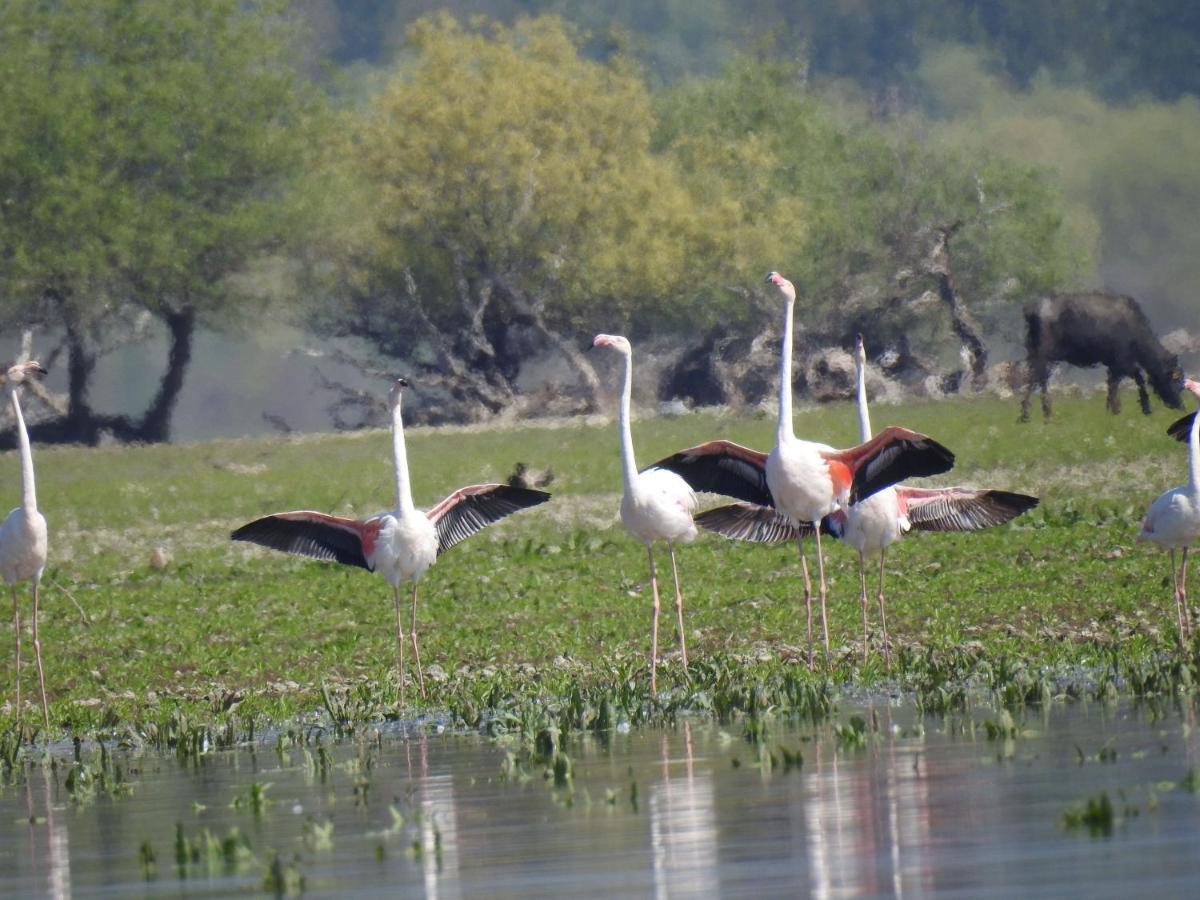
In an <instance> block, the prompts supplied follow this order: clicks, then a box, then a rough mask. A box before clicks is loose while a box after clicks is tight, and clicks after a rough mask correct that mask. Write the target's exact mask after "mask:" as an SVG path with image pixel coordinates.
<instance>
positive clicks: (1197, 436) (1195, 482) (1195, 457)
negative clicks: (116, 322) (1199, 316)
mask: <svg viewBox="0 0 1200 900" xmlns="http://www.w3.org/2000/svg"><path fill="white" fill-rule="evenodd" d="M31 472H32V470H31ZM32 478H33V476H32V474H31V475H30V484H32V483H33V481H32ZM1188 484H1189V486H1190V487H1191V489H1192V493H1193V494H1196V495H1200V408H1198V409H1197V410H1196V415H1194V416H1192V433H1191V435H1190V436H1189V438H1188Z"/></svg>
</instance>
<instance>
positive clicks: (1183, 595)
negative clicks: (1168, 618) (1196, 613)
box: [1179, 547, 1192, 638]
mask: <svg viewBox="0 0 1200 900" xmlns="http://www.w3.org/2000/svg"><path fill="white" fill-rule="evenodd" d="M1187 555H1188V548H1187V547H1184V548H1183V562H1182V563H1180V565H1179V603H1180V605H1181V606H1182V607H1183V624H1184V627H1185V628H1186V629H1187V636H1188V638H1191V636H1192V614H1191V611H1190V610H1189V609H1188V602H1187Z"/></svg>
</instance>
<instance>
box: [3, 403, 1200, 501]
mask: <svg viewBox="0 0 1200 900" xmlns="http://www.w3.org/2000/svg"><path fill="white" fill-rule="evenodd" d="M8 395H9V399H11V400H12V410H13V417H14V418H15V419H16V421H17V449H18V450H19V451H20V454H21V508H22V509H24V510H25V512H27V513H34V512H37V487H36V486H35V484H34V481H33V450H32V448H31V447H30V446H29V432H27V431H26V430H25V417H24V416H22V415H21V404H20V402H19V401H18V400H17V386H16V385H11V386H10V387H9V389H8ZM1193 443H1194V441H1193Z"/></svg>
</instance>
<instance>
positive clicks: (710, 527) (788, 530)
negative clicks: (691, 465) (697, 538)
mask: <svg viewBox="0 0 1200 900" xmlns="http://www.w3.org/2000/svg"><path fill="white" fill-rule="evenodd" d="M696 524H697V525H699V526H700V527H701V528H703V529H705V530H707V531H712V532H714V533H716V534H720V535H723V536H725V537H727V538H731V539H733V540H735V541H750V542H751V543H755V544H782V543H784V542H785V541H792V540H795V539H796V538H798V537H807V536H809V535H811V534H812V533H813V527H812V525H811V523H807V522H806V523H804V524H801V525H797V524H796V523H794V522H793V521H792V520H791V519H789V518H788V517H787V516H785V515H784V514H783V513H781V512H779V511H778V510H776V509H774V508H773V507H770V506H758V505H756V504H754V503H731V504H729V505H728V506H718V507H716V508H715V509H709V510H705V511H704V512H702V513H700V515H698V516H696Z"/></svg>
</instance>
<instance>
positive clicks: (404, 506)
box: [392, 397, 414, 512]
mask: <svg viewBox="0 0 1200 900" xmlns="http://www.w3.org/2000/svg"><path fill="white" fill-rule="evenodd" d="M392 459H393V462H394V463H395V466H396V509H397V510H398V511H399V512H411V511H412V510H413V509H414V507H413V499H412V484H411V482H410V481H409V478H408V453H407V451H406V450H405V448H404V422H403V420H402V419H401V418H400V398H399V397H397V398H396V402H395V404H394V405H393V406H392Z"/></svg>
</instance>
